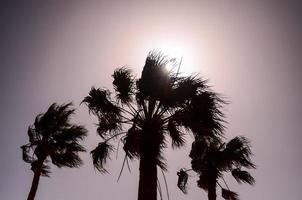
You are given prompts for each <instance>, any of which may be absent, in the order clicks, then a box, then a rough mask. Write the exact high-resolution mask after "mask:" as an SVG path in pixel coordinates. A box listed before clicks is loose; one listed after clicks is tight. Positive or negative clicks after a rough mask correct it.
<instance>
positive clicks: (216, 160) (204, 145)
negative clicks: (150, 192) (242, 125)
mask: <svg viewBox="0 0 302 200" xmlns="http://www.w3.org/2000/svg"><path fill="white" fill-rule="evenodd" d="M251 154H252V153H251V149H250V142H249V140H248V139H247V138H245V137H242V136H238V137H235V138H233V139H232V140H230V141H229V142H228V143H226V144H225V143H222V142H221V141H219V140H213V139H212V138H211V139H208V138H206V137H199V138H196V140H195V141H194V142H193V144H192V149H191V153H190V157H191V158H192V161H191V165H192V170H194V171H195V172H197V174H198V175H199V180H198V181H197V185H198V186H199V187H200V188H202V189H204V190H205V191H207V192H208V199H209V200H216V187H217V185H219V186H220V187H221V190H222V197H223V198H224V199H227V200H238V199H239V198H238V194H237V193H235V192H233V191H231V190H230V189H229V187H228V185H227V184H226V182H225V180H224V178H223V175H224V173H226V172H231V174H232V176H233V177H234V178H235V179H236V181H237V182H238V183H248V184H250V185H253V184H254V183H255V179H254V178H253V177H252V176H251V175H250V173H249V172H247V171H245V170H244V169H243V168H248V169H250V168H255V165H254V164H253V163H252V161H251V158H250V156H251ZM187 171H188V170H184V169H181V170H180V171H179V172H178V176H179V180H178V187H179V188H180V189H181V190H182V191H183V192H184V193H185V192H186V182H187V177H188V174H187ZM219 179H221V180H222V181H223V182H224V183H225V185H226V187H227V189H226V188H223V187H222V185H221V184H220V183H219V182H218V180H219Z"/></svg>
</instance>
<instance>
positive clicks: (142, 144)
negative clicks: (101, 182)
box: [83, 52, 224, 200]
mask: <svg viewBox="0 0 302 200" xmlns="http://www.w3.org/2000/svg"><path fill="white" fill-rule="evenodd" d="M169 62H173V64H174V65H175V67H177V63H175V62H174V60H173V59H172V60H169V59H167V57H165V56H163V55H161V54H160V53H156V52H151V53H150V54H149V55H148V57H147V59H146V62H145V66H144V68H143V71H142V74H141V78H139V79H136V78H134V76H133V75H132V73H131V71H130V70H129V69H127V68H120V69H117V70H115V71H114V74H113V79H114V80H113V86H114V90H115V98H112V97H111V92H110V91H109V90H106V89H96V88H92V89H91V91H90V92H89V95H88V96H87V97H85V99H84V100H83V102H84V103H85V104H86V105H87V106H88V108H89V112H91V113H92V114H94V115H95V116H97V118H98V121H99V123H98V128H97V133H98V134H99V135H100V136H101V138H102V139H103V141H102V142H100V143H99V145H98V146H97V147H96V148H95V149H94V150H93V151H92V152H91V154H92V158H93V164H94V166H95V167H96V168H97V169H98V170H99V171H100V172H106V169H105V168H104V164H105V163H106V161H107V160H108V158H109V156H110V152H112V151H113V150H114V148H113V144H112V143H111V142H110V141H111V140H112V139H114V138H120V139H121V141H122V142H123V144H124V146H123V149H124V151H125V157H124V163H125V161H127V160H128V159H134V158H138V159H139V160H140V166H139V170H140V175H139V189H138V200H156V199H157V193H156V190H157V166H159V167H160V168H161V169H166V163H165V160H164V156H163V153H162V152H163V149H164V148H165V147H166V144H167V138H170V139H171V141H172V142H171V143H172V147H181V146H183V145H184V144H185V140H184V134H185V132H186V131H189V132H192V133H193V134H194V135H199V136H204V135H207V136H209V137H212V136H213V137H214V136H218V135H220V134H221V133H222V131H223V129H224V127H223V125H222V124H221V122H222V121H223V119H222V118H223V114H222V113H221V112H220V108H221V106H222V104H223V103H224V102H223V101H222V100H221V99H220V98H219V97H218V95H217V94H215V93H214V92H212V91H211V90H210V89H209V87H208V86H207V84H206V81H205V80H201V79H200V78H198V77H196V76H189V77H183V76H180V75H179V73H178V72H176V73H175V72H172V71H167V69H166V67H165V66H166V65H167V64H168V63H169ZM117 143H118V142H117Z"/></svg>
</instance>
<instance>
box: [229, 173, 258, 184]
mask: <svg viewBox="0 0 302 200" xmlns="http://www.w3.org/2000/svg"><path fill="white" fill-rule="evenodd" d="M232 175H233V177H234V178H235V179H236V181H237V182H238V183H240V184H241V183H248V184H250V185H254V184H255V179H254V177H253V176H252V175H251V174H250V173H249V172H247V171H242V170H240V169H234V170H232Z"/></svg>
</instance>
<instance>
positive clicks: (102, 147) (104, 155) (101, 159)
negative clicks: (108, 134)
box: [91, 142, 113, 173]
mask: <svg viewBox="0 0 302 200" xmlns="http://www.w3.org/2000/svg"><path fill="white" fill-rule="evenodd" d="M111 151H113V146H112V145H110V144H108V143H107V142H100V143H99V145H98V146H97V147H96V148H95V149H94V150H92V151H91V156H92V161H93V165H94V167H95V168H96V169H97V170H98V171H100V172H102V173H105V172H107V170H106V169H105V168H104V167H105V164H106V162H107V160H108V159H110V153H111Z"/></svg>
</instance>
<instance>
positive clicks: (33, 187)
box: [27, 160, 44, 200]
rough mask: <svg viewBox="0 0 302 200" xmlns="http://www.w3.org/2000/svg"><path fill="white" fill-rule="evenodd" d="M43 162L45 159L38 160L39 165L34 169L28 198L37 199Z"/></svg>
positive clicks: (28, 199)
mask: <svg viewBox="0 0 302 200" xmlns="http://www.w3.org/2000/svg"><path fill="white" fill-rule="evenodd" d="M43 162H44V160H41V161H39V160H38V162H37V167H36V169H35V170H34V178H33V181H32V184H31V188H30V191H29V194H28V197H27V200H34V199H35V196H36V192H37V189H38V185H39V180H40V175H41V171H42V166H43Z"/></svg>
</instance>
